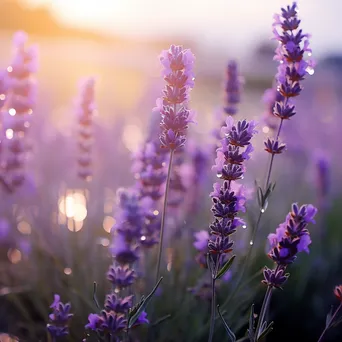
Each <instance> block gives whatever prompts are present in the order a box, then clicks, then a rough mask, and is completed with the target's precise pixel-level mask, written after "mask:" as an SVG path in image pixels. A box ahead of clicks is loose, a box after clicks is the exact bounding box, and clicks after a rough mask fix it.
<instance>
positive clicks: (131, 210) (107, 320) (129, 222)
mask: <svg viewBox="0 0 342 342" xmlns="http://www.w3.org/2000/svg"><path fill="white" fill-rule="evenodd" d="M118 201H119V212H118V215H117V223H116V225H115V227H113V230H114V234H115V235H114V243H113V246H112V247H111V252H112V254H113V256H114V258H115V261H114V264H113V265H112V266H110V268H109V271H108V273H107V279H108V280H109V282H110V283H111V284H112V289H113V290H112V292H111V293H109V294H108V295H107V296H106V301H105V304H104V309H103V310H102V311H101V312H100V313H99V314H90V315H89V317H88V319H89V323H88V324H87V325H86V328H87V329H90V330H93V331H96V332H98V333H101V334H104V335H105V336H109V337H111V338H112V340H113V339H114V341H116V340H117V341H119V335H120V334H121V333H122V332H123V330H124V329H125V328H126V327H127V315H128V312H129V310H130V309H131V308H132V307H133V296H128V297H127V296H123V293H122V292H123V290H124V289H126V288H127V287H129V286H131V285H132V284H133V283H134V281H135V279H136V273H135V271H134V270H133V268H132V265H133V264H134V263H135V262H136V261H137V260H138V259H139V254H138V248H139V246H140V240H141V238H142V232H141V229H142V227H143V226H144V221H145V219H146V215H147V213H146V209H145V207H144V206H142V205H141V204H142V201H141V200H140V198H139V196H138V195H137V193H136V192H135V191H133V190H124V189H122V190H119V191H118ZM143 323H148V320H147V318H146V313H145V312H143V313H142V314H141V316H140V317H139V319H138V320H137V322H136V325H138V324H143ZM115 339H116V340H115Z"/></svg>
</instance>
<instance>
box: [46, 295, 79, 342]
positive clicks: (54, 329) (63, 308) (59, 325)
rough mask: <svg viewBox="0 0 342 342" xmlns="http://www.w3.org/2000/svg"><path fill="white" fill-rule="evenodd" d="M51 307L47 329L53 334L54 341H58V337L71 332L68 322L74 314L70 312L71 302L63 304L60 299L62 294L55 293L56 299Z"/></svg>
mask: <svg viewBox="0 0 342 342" xmlns="http://www.w3.org/2000/svg"><path fill="white" fill-rule="evenodd" d="M50 308H51V309H52V310H53V312H52V314H50V315H49V319H50V323H48V324H47V326H46V327H47V330H48V332H49V333H50V335H51V338H52V341H56V339H57V338H58V337H62V336H66V335H68V334H69V328H68V324H69V322H70V320H71V318H72V316H73V314H71V313H70V309H71V305H70V303H67V304H63V303H62V302H61V301H60V296H59V295H57V294H55V296H54V301H53V303H52V304H51V306H50Z"/></svg>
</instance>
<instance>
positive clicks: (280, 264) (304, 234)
mask: <svg viewBox="0 0 342 342" xmlns="http://www.w3.org/2000/svg"><path fill="white" fill-rule="evenodd" d="M316 213H317V209H316V208H315V207H314V206H313V205H311V204H305V205H302V206H301V207H299V206H298V205H297V204H296V203H294V204H292V210H291V211H290V213H289V214H288V215H287V216H286V220H285V222H284V223H282V224H280V225H279V227H278V228H277V230H276V233H275V234H270V235H269V236H268V240H269V242H270V245H271V251H270V252H269V253H268V256H269V257H270V259H272V260H273V261H274V263H275V264H276V267H275V268H274V269H270V268H268V267H265V268H264V280H262V283H264V284H265V285H267V291H266V294H265V297H264V302H263V305H262V307H261V312H260V315H259V319H258V324H257V327H256V329H255V332H254V331H253V332H251V335H252V336H253V341H254V342H256V341H258V339H259V337H260V336H261V334H264V335H265V334H267V333H268V332H269V331H270V329H268V326H267V324H266V322H264V319H265V315H266V312H267V309H268V306H269V303H270V300H271V295H272V290H273V288H281V287H282V285H283V284H284V283H285V282H286V280H287V279H288V277H289V274H288V273H285V272H286V268H287V266H288V265H290V264H292V263H293V262H294V261H295V260H296V258H297V254H298V253H299V252H303V251H305V252H306V253H309V245H310V244H311V239H310V233H309V231H308V229H307V226H308V224H309V223H315V221H314V217H315V215H316Z"/></svg>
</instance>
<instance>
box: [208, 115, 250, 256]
mask: <svg viewBox="0 0 342 342" xmlns="http://www.w3.org/2000/svg"><path fill="white" fill-rule="evenodd" d="M255 126H256V124H255V122H253V121H250V122H247V121H246V120H243V121H238V122H237V124H234V120H233V118H232V117H228V118H227V120H226V126H225V127H223V128H222V131H223V133H224V135H225V137H224V138H223V140H222V147H220V148H219V149H218V150H217V158H216V160H215V161H216V164H215V165H214V167H213V169H214V170H216V174H217V177H218V178H220V179H222V180H223V183H222V184H220V183H215V184H214V191H213V192H212V193H211V194H210V196H211V198H212V201H213V206H212V208H211V211H212V213H213V214H214V217H215V220H214V222H213V223H212V224H211V225H210V235H211V236H210V239H209V242H208V251H209V253H210V254H211V255H212V256H217V257H218V258H217V260H220V259H221V256H222V255H226V254H227V253H229V252H230V251H231V250H232V246H233V241H232V240H231V239H230V235H231V234H233V233H234V232H235V231H236V229H237V227H239V226H241V225H243V224H244V222H243V220H241V219H240V218H238V217H237V214H238V212H240V211H244V210H245V209H244V203H245V199H246V198H245V195H244V189H243V186H242V185H241V184H238V183H237V181H238V180H239V179H242V178H243V175H244V172H245V167H244V165H243V163H244V162H245V161H246V160H248V159H249V157H250V156H249V155H250V153H251V152H252V151H253V147H252V145H251V139H252V137H253V135H254V134H255V133H256V131H255Z"/></svg>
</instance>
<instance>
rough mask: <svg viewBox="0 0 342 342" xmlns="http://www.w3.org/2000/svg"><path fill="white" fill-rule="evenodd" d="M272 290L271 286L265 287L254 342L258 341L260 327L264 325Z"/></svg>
mask: <svg viewBox="0 0 342 342" xmlns="http://www.w3.org/2000/svg"><path fill="white" fill-rule="evenodd" d="M272 289H273V287H272V286H267V290H266V294H265V297H264V301H263V303H262V307H261V310H260V315H259V319H258V324H257V327H256V329H255V335H254V336H255V337H254V342H257V341H258V338H259V336H260V334H261V333H262V331H261V327H262V325H263V323H264V320H265V316H266V312H267V309H268V306H269V303H270V299H271V295H272Z"/></svg>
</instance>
